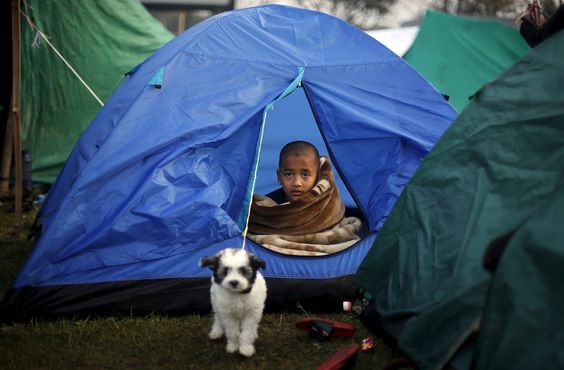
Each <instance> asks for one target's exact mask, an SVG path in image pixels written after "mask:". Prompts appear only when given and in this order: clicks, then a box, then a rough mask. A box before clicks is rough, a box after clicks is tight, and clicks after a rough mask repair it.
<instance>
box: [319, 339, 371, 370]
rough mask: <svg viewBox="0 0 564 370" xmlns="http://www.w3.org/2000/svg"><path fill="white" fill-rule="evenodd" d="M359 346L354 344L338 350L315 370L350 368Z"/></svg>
mask: <svg viewBox="0 0 564 370" xmlns="http://www.w3.org/2000/svg"><path fill="white" fill-rule="evenodd" d="M359 350H360V346H359V345H358V344H356V343H353V344H349V345H348V346H344V347H341V348H339V349H338V350H337V351H336V352H335V353H334V354H333V355H332V356H331V357H329V359H327V361H325V362H324V363H322V364H321V365H320V366H319V367H318V368H317V370H338V369H343V368H351V367H352V366H353V365H354V362H355V361H356V354H357V353H358V351H359Z"/></svg>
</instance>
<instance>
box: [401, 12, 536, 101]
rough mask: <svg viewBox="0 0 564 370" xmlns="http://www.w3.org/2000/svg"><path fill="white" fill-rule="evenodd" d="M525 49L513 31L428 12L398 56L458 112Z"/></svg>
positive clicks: (490, 22)
mask: <svg viewBox="0 0 564 370" xmlns="http://www.w3.org/2000/svg"><path fill="white" fill-rule="evenodd" d="M529 50H530V48H529V46H528V45H527V43H526V42H525V41H524V40H523V38H522V37H521V35H519V32H518V31H517V30H516V29H514V28H512V27H510V26H508V25H506V24H503V23H501V22H499V21H494V20H483V19H476V18H469V17H462V16H453V15H449V14H446V13H440V12H436V11H428V12H427V13H426V15H425V18H424V19H423V22H422V24H421V27H420V29H419V33H418V34H417V37H416V39H415V41H414V42H413V45H412V46H411V47H410V48H409V50H408V51H407V52H406V53H405V55H404V56H403V58H404V59H405V60H406V61H407V62H408V63H409V64H410V65H411V66H412V67H413V68H415V70H416V71H418V72H419V73H420V74H422V75H423V76H424V77H425V78H426V79H427V80H428V81H429V82H431V83H432V84H433V85H434V86H435V87H436V88H437V89H438V90H439V91H440V92H441V93H443V94H445V95H448V96H449V97H450V100H449V102H450V103H451V105H452V106H453V107H454V108H455V109H456V110H457V111H458V112H461V111H462V110H463V109H464V107H465V106H466V105H467V104H468V97H469V96H471V95H473V94H474V93H475V92H476V91H477V90H478V89H480V88H481V87H482V85H484V84H485V83H488V82H490V81H492V80H494V79H496V78H497V77H498V76H499V74H500V73H501V72H502V71H503V70H505V69H506V68H507V67H509V66H510V65H511V64H513V63H514V62H515V61H516V60H517V59H519V58H520V57H521V56H522V55H524V54H525V53H526V52H528V51H529Z"/></svg>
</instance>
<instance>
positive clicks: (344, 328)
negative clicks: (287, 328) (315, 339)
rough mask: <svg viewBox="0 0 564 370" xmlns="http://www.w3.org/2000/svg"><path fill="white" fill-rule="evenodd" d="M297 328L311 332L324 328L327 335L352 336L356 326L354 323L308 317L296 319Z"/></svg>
mask: <svg viewBox="0 0 564 370" xmlns="http://www.w3.org/2000/svg"><path fill="white" fill-rule="evenodd" d="M296 328H298V329H299V330H302V331H307V332H309V333H310V335H311V332H312V331H316V330H324V329H325V330H324V333H326V336H327V337H331V338H333V337H352V336H353V335H354V332H355V330H356V328H355V327H354V326H353V325H350V324H345V323H342V322H338V321H333V320H326V319H320V318H317V317H308V318H305V319H301V320H298V321H296Z"/></svg>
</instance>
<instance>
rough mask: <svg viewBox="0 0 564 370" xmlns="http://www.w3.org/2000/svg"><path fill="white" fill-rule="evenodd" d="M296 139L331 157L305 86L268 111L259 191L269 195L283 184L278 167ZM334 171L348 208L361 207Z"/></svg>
mask: <svg viewBox="0 0 564 370" xmlns="http://www.w3.org/2000/svg"><path fill="white" fill-rule="evenodd" d="M295 140H304V141H309V142H310V143H312V144H313V145H315V146H316V147H317V150H319V154H320V155H325V156H329V151H328V150H327V146H326V145H325V142H324V141H323V138H322V136H321V133H320V132H319V128H318V126H317V122H316V121H315V117H314V116H313V113H312V111H311V107H310V106H309V103H308V101H307V98H306V96H305V93H304V91H303V89H302V88H297V89H295V90H294V91H293V92H292V93H291V94H290V95H288V96H287V97H286V98H284V99H282V100H280V101H278V102H277V103H276V104H275V105H274V108H273V109H272V110H271V111H270V112H269V113H268V116H267V118H266V124H265V129H264V138H263V143H262V153H261V160H260V163H259V167H258V172H257V180H256V186H255V194H268V193H270V192H271V191H273V190H275V189H277V188H278V187H279V185H278V182H277V178H276V170H277V168H278V156H279V153H280V150H281V149H282V147H284V145H286V144H287V143H289V142H291V141H295ZM333 173H334V174H335V179H336V182H337V186H338V187H339V192H340V194H341V197H342V198H343V202H345V205H346V206H347V208H357V205H356V203H355V202H354V200H353V198H352V196H351V194H350V192H349V191H348V189H347V187H346V186H345V184H344V183H343V180H342V179H341V176H340V174H339V173H338V171H337V169H336V168H335V166H333Z"/></svg>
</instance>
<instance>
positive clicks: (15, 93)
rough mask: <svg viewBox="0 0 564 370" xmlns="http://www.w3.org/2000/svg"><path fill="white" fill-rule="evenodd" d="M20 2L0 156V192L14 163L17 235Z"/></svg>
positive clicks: (15, 1)
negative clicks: (8, 109)
mask: <svg viewBox="0 0 564 370" xmlns="http://www.w3.org/2000/svg"><path fill="white" fill-rule="evenodd" d="M20 71H21V69H20V0H12V98H11V100H10V112H9V113H8V124H7V128H6V140H5V142H6V145H5V146H4V152H3V156H2V179H1V180H2V182H1V188H0V191H2V193H3V192H4V191H5V190H9V180H8V178H9V175H10V165H11V162H12V156H13V162H14V170H15V185H14V198H15V199H14V203H15V212H16V215H15V216H16V217H15V226H16V232H17V233H18V234H19V232H20V227H21V221H22V195H23V191H22V187H23V184H22V147H21V146H22V144H21V129H20Z"/></svg>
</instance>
